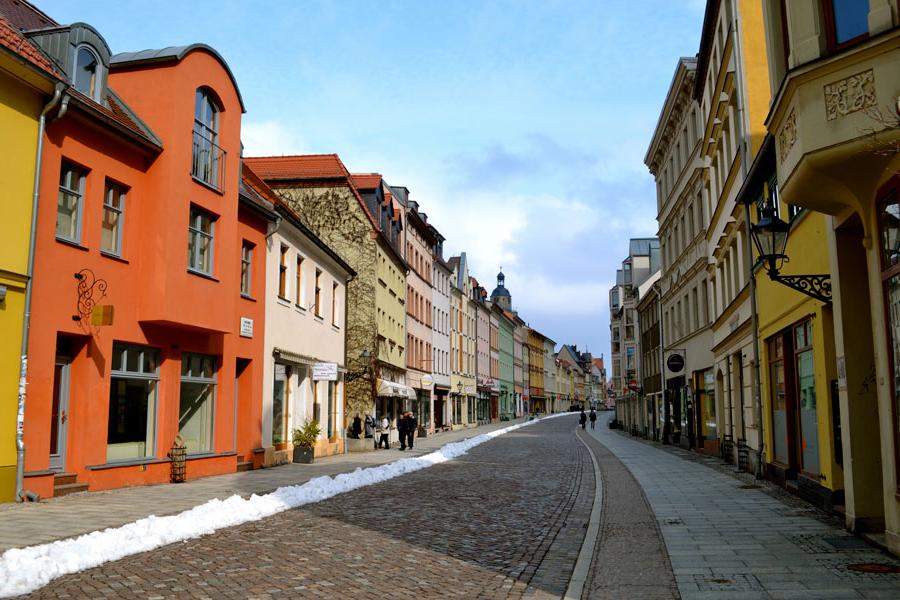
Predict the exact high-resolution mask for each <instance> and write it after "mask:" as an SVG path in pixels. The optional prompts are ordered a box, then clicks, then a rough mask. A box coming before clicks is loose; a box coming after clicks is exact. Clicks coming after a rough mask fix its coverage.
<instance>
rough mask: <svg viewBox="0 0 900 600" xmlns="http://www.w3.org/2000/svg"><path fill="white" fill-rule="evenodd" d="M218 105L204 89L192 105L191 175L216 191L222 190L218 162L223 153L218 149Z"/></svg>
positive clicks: (220, 170)
mask: <svg viewBox="0 0 900 600" xmlns="http://www.w3.org/2000/svg"><path fill="white" fill-rule="evenodd" d="M220 112H221V111H220V109H219V105H218V104H217V102H216V101H215V100H214V99H213V96H212V94H211V93H210V92H209V91H208V90H206V89H205V88H199V89H198V90H197V94H196V98H195V104H194V151H193V164H192V167H191V174H192V175H193V176H194V177H196V178H197V179H199V180H201V181H203V182H205V183H208V184H209V185H211V186H213V187H215V188H216V189H222V185H221V184H222V182H221V177H220V174H221V173H222V171H223V169H222V168H221V166H220V164H219V163H220V162H221V161H222V160H224V157H225V152H224V151H223V150H222V148H220V147H219V145H218V141H219V113H220Z"/></svg>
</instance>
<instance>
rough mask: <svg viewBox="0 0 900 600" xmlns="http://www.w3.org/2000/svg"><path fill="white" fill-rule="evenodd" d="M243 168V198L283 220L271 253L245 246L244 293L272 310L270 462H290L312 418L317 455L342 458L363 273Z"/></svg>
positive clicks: (267, 420) (266, 437)
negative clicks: (349, 361) (352, 320)
mask: <svg viewBox="0 0 900 600" xmlns="http://www.w3.org/2000/svg"><path fill="white" fill-rule="evenodd" d="M243 171H244V174H243V182H242V183H243V185H242V194H245V195H247V196H251V197H252V196H253V195H256V196H257V198H256V201H257V203H258V204H260V203H262V202H263V201H266V202H269V203H271V205H272V207H273V208H274V210H275V212H276V213H277V215H278V217H280V218H279V220H278V222H277V227H273V228H272V229H273V231H272V232H271V233H270V235H269V240H268V243H267V245H266V247H265V248H255V247H250V246H248V247H246V248H243V249H242V253H243V256H242V261H243V263H242V272H241V277H242V290H241V293H242V294H245V295H246V296H248V297H251V298H256V299H258V300H262V301H263V302H264V303H265V307H266V329H265V363H264V369H263V370H264V373H265V376H264V377H263V378H262V382H263V395H262V410H261V422H262V436H261V438H262V444H261V447H262V449H263V453H264V455H263V456H264V459H263V465H264V466H271V465H275V464H281V463H285V462H290V461H291V456H292V450H293V444H292V433H293V431H294V430H295V429H299V428H301V427H303V425H304V424H305V423H306V422H308V421H316V422H317V423H318V424H319V427H320V429H321V433H320V436H319V439H318V441H317V442H316V445H315V447H314V448H313V450H314V455H315V456H329V455H333V454H342V453H343V452H344V450H345V444H346V432H345V431H344V430H343V428H342V427H341V424H342V423H344V421H345V419H344V375H345V373H346V365H345V364H344V360H345V356H346V352H345V348H344V337H345V333H346V325H347V319H346V306H347V283H348V281H349V279H351V278H352V277H353V275H355V272H354V271H353V269H352V268H351V267H350V266H349V265H348V264H347V263H345V262H344V260H343V259H342V258H341V257H340V256H338V255H337V253H335V252H334V251H333V250H332V249H331V248H329V247H328V246H327V245H325V243H324V242H322V240H320V239H319V238H318V237H317V236H316V235H315V234H313V233H312V232H311V231H310V230H309V229H308V228H307V227H306V226H305V225H303V222H302V221H301V219H300V217H299V216H297V215H296V214H295V213H294V211H293V210H292V209H291V208H289V207H288V206H287V205H286V204H285V203H284V201H282V200H281V199H280V198H278V196H277V195H276V194H275V193H274V192H273V191H272V190H270V189H269V187H268V186H267V185H266V184H265V183H263V182H262V180H260V179H259V178H258V176H256V174H255V173H253V172H252V171H251V170H250V168H249V167H248V166H246V165H245V166H244V169H243ZM256 252H260V253H263V252H264V253H265V263H264V264H263V265H260V267H261V268H264V269H265V270H266V278H265V281H266V290H265V292H264V294H265V296H264V297H262V298H261V297H260V296H261V294H258V293H256V290H254V289H253V288H252V281H253V266H254V264H253V263H254V256H253V255H254V253H256ZM319 363H330V364H334V365H335V369H334V370H333V375H332V372H330V373H329V374H328V376H327V378H325V379H321V380H320V379H318V378H317V377H316V376H315V374H314V373H313V367H314V366H315V365H316V364H319ZM332 377H333V378H332ZM353 416H356V415H353ZM353 416H351V419H352V418H353ZM364 416H365V415H360V417H361V418H363V417H364Z"/></svg>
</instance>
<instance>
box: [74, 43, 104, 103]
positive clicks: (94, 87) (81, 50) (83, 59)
mask: <svg viewBox="0 0 900 600" xmlns="http://www.w3.org/2000/svg"><path fill="white" fill-rule="evenodd" d="M101 69H102V66H101V65H100V59H99V58H97V55H96V54H95V53H94V51H93V50H91V49H90V48H89V47H87V46H79V47H78V50H77V51H76V53H75V72H74V77H73V79H74V83H75V89H76V90H78V91H79V92H81V93H82V94H84V95H85V96H88V97H90V98H92V99H94V100H96V101H98V102H99V101H100V75H101V72H100V71H101Z"/></svg>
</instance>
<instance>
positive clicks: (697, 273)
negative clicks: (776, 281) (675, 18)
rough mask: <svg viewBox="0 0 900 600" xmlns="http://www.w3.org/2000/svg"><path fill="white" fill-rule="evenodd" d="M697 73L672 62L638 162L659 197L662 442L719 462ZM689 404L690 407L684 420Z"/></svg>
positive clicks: (689, 61) (693, 64) (688, 64)
mask: <svg viewBox="0 0 900 600" xmlns="http://www.w3.org/2000/svg"><path fill="white" fill-rule="evenodd" d="M696 72H697V59H696V58H684V57H683V58H680V59H679V60H678V64H677V66H676V69H675V74H674V76H673V78H672V83H671V85H670V86H669V91H668V94H667V95H666V99H665V102H664V104H663V109H662V111H661V114H660V118H659V122H658V124H657V127H656V131H655V132H654V134H653V139H652V141H651V143H650V147H649V149H648V150H647V155H646V157H645V159H644V162H645V163H646V164H647V166H648V168H649V169H650V172H651V173H653V175H654V178H655V179H656V190H657V211H658V216H657V220H658V222H659V239H660V254H661V263H662V276H661V279H660V283H659V291H660V293H661V296H662V313H663V320H662V324H663V330H664V331H663V333H664V335H663V338H664V340H665V351H664V357H663V362H662V372H663V374H664V379H665V389H664V392H665V394H664V398H665V401H666V404H665V405H664V406H663V411H662V412H661V418H662V420H663V429H664V431H665V439H666V441H667V442H669V441H673V440H674V441H675V442H676V443H681V444H682V445H684V446H686V447H696V448H698V449H701V450H703V451H705V452H709V453H713V454H718V452H719V450H720V442H719V430H720V427H719V415H721V414H722V409H721V407H720V406H719V404H721V401H722V398H721V397H720V396H717V395H716V390H715V386H714V385H713V381H714V378H713V370H712V367H713V352H712V345H713V342H712V329H711V327H710V311H709V304H710V302H709V297H710V289H711V288H710V285H709V281H710V279H709V273H708V271H707V269H708V257H709V252H708V250H707V240H706V235H707V231H708V229H709V224H710V218H711V209H710V205H709V202H708V200H707V199H706V196H705V194H706V193H707V192H706V190H705V189H704V185H705V183H706V181H707V177H706V175H705V173H706V167H705V165H706V160H705V159H704V158H703V157H701V155H700V149H701V147H702V144H701V142H702V134H701V131H700V127H701V123H700V104H699V103H698V102H697V100H696V99H695V98H694V88H695V86H696ZM672 355H674V356H675V357H676V358H674V359H672V360H673V361H674V362H672V363H671V365H669V364H668V362H667V359H668V357H669V356H672ZM672 367H674V368H672ZM688 404H691V406H692V408H691V411H690V412H691V414H690V415H689V414H688V412H689V411H688V409H687V406H688Z"/></svg>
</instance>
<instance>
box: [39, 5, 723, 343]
mask: <svg viewBox="0 0 900 600" xmlns="http://www.w3.org/2000/svg"><path fill="white" fill-rule="evenodd" d="M704 5H705V2H704V1H703V0H675V1H673V0H630V1H626V0H594V1H587V2H582V1H575V0H563V1H553V0H540V1H538V0H532V1H525V0H520V1H517V2H474V1H471V0H456V1H453V2H451V1H437V0H416V1H408V2H404V1H383V0H381V1H377V2H376V1H370V2H355V1H342V2H336V1H321V2H320V1H284V2H275V1H272V2H249V1H248V2H237V1H224V2H223V1H221V0H220V1H216V2H210V1H207V0H192V1H190V2H174V1H171V2H170V1H156V2H146V1H133V0H115V1H106V0H92V1H91V2H71V0H46V1H42V2H41V1H39V2H38V6H39V7H40V8H41V9H42V10H44V11H45V12H47V13H48V14H49V15H50V16H51V17H53V18H55V19H56V20H57V21H60V22H63V23H70V22H74V21H84V22H87V23H90V24H91V25H93V26H94V27H96V28H97V29H98V30H99V31H100V32H101V34H103V35H104V37H105V38H106V40H107V42H108V43H109V45H110V47H111V48H112V50H113V52H125V51H133V50H141V49H145V48H158V47H164V46H171V45H180V44H186V43H191V42H205V43H208V44H210V45H212V46H213V47H215V48H216V49H217V50H219V51H220V52H221V53H222V55H223V56H224V57H225V59H226V60H227V61H228V63H229V64H230V66H231V68H232V70H233V71H234V73H235V76H236V78H237V80H238V85H239V86H240V88H241V93H242V94H243V97H244V101H245V103H246V106H247V114H246V115H245V117H244V125H243V132H244V133H243V136H242V137H243V141H244V144H245V152H246V154H248V155H260V154H294V153H324V152H337V153H338V154H339V155H340V156H341V158H342V159H343V160H344V162H345V163H346V164H347V166H348V168H350V170H351V171H355V172H372V171H377V172H380V173H382V174H383V175H384V176H385V178H386V179H387V181H388V182H389V183H391V184H392V185H405V186H406V187H408V188H409V189H410V191H411V194H412V198H413V199H415V200H417V201H418V202H419V204H420V206H421V207H422V209H423V210H424V211H425V212H426V213H427V214H428V216H429V220H430V221H431V222H432V223H433V224H434V225H435V226H436V227H438V229H439V230H441V232H442V233H443V234H444V236H445V237H446V238H447V242H446V250H447V252H446V256H447V257H449V256H450V255H451V253H454V254H455V253H458V252H459V251H466V252H467V253H468V256H469V261H470V265H471V269H472V273H473V275H475V276H476V277H478V278H479V280H480V281H481V282H482V283H483V284H484V285H485V287H488V289H489V290H490V289H492V288H493V286H494V276H495V274H496V273H497V270H498V268H499V267H500V266H502V267H503V270H504V271H505V272H506V274H507V287H508V288H509V289H510V291H511V292H512V295H513V302H514V304H515V305H516V307H517V308H518V310H519V311H520V314H521V315H522V316H523V318H525V319H526V320H527V321H529V322H530V324H531V325H532V326H533V327H535V328H536V329H538V330H540V331H541V332H542V333H544V334H546V335H548V336H550V337H551V338H553V339H554V340H556V341H557V342H558V343H574V344H578V345H579V346H580V347H585V346H587V347H588V348H589V349H590V350H591V351H592V352H593V353H594V354H595V355H596V354H600V353H603V354H605V355H607V356H608V355H609V317H608V307H607V291H608V290H609V288H610V286H611V285H612V282H613V281H614V277H615V270H616V267H617V266H618V265H619V263H620V262H621V260H622V259H623V258H624V253H625V252H626V251H627V247H628V246H627V240H628V238H629V237H636V236H645V235H653V234H655V232H656V222H655V217H656V200H655V186H654V185H653V180H652V178H651V177H650V175H649V173H648V171H647V169H646V167H645V166H644V164H643V157H644V154H645V152H646V149H647V145H648V144H649V141H650V136H651V135H652V132H653V129H654V127H655V125H656V121H657V118H658V116H659V110H660V107H661V105H662V102H663V100H664V97H665V93H666V91H667V89H668V86H669V82H670V81H671V77H672V73H673V72H674V69H675V64H676V61H677V58H678V57H679V56H681V55H693V54H695V53H696V50H697V44H698V41H699V32H700V27H701V24H702V19H703V7H704Z"/></svg>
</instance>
